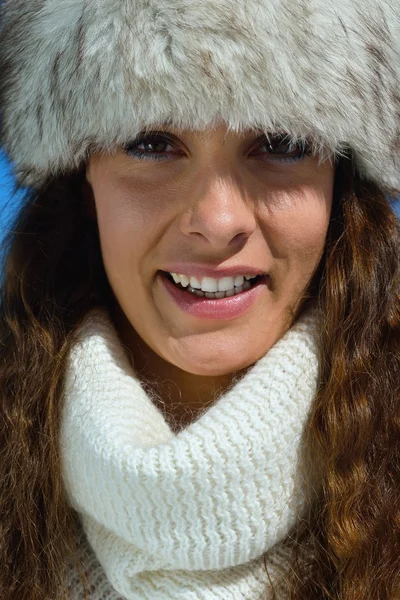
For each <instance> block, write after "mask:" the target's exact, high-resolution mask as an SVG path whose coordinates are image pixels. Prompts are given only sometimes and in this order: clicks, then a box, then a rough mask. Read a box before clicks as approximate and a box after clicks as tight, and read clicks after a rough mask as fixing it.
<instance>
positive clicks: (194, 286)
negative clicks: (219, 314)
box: [160, 271, 268, 300]
mask: <svg viewBox="0 0 400 600" xmlns="http://www.w3.org/2000/svg"><path fill="white" fill-rule="evenodd" d="M160 274H161V276H162V277H165V278H166V279H168V281H169V282H171V283H172V284H173V285H174V286H175V287H176V288H178V289H180V290H181V291H183V292H186V293H188V294H192V295H194V296H197V297H199V298H207V299H209V300H221V299H222V298H229V297H231V296H237V295H238V294H240V293H242V292H246V291H248V290H250V289H251V288H254V287H256V286H257V285H260V284H261V283H264V282H265V281H266V278H267V277H268V275H264V274H263V275H256V276H251V277H248V276H239V277H231V278H225V279H226V280H227V281H226V285H225V286H224V287H228V286H229V289H227V290H218V291H215V292H211V291H204V290H202V289H201V286H202V284H201V283H200V281H198V280H197V281H196V280H194V281H193V278H190V280H188V278H187V277H186V278H182V276H178V275H175V274H171V273H168V272H166V271H160ZM229 280H230V281H229ZM202 283H203V284H204V280H203V282H202ZM203 287H204V285H203Z"/></svg>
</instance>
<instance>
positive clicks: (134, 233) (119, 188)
mask: <svg viewBox="0 0 400 600" xmlns="http://www.w3.org/2000/svg"><path fill="white" fill-rule="evenodd" d="M134 190H135V193H133V186H132V184H131V183H129V180H124V179H121V178H117V179H112V180H111V181H109V180H107V181H100V182H99V183H98V185H97V186H94V189H93V191H94V195H95V204H96V212H97V222H98V228H99V235H100V242H101V247H102V253H103V259H104V263H105V266H106V269H107V271H108V272H110V270H112V271H113V273H114V272H115V273H120V272H121V271H123V270H124V269H126V268H129V269H131V268H132V267H133V266H134V265H133V264H132V263H133V262H136V263H137V262H138V260H139V259H140V257H141V256H142V255H143V253H145V251H146V248H147V247H148V246H149V245H151V239H152V235H154V236H156V235H157V232H158V231H159V229H160V227H161V226H162V224H161V214H162V211H161V210H160V206H159V203H157V201H155V199H154V194H153V198H152V197H150V196H149V194H148V193H147V192H144V191H142V190H140V189H138V188H137V187H135V188H134ZM136 269H137V264H136Z"/></svg>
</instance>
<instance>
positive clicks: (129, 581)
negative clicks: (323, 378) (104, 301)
mask: <svg viewBox="0 0 400 600" xmlns="http://www.w3.org/2000/svg"><path fill="white" fill-rule="evenodd" d="M317 378H318V361H317V349H316V328H315V316H313V315H312V314H311V315H310V314H308V315H303V316H302V317H301V318H300V319H299V321H298V322H297V323H296V324H295V325H294V327H293V328H292V329H291V330H290V331H289V332H287V333H286V335H285V336H284V337H283V338H282V339H281V340H280V341H279V342H278V343H277V344H275V346H274V347H273V348H272V349H271V350H270V351H269V352H268V353H267V354H266V355H265V356H264V357H263V358H262V359H260V360H259V361H258V362H257V363H256V364H255V365H254V366H253V367H252V368H251V369H250V370H249V371H248V372H247V374H246V375H245V376H244V377H243V378H242V379H241V380H239V381H238V382H237V383H235V385H234V386H233V387H232V388H231V389H230V390H229V391H227V392H226V393H225V394H223V395H222V396H221V397H220V398H219V399H218V400H217V401H216V402H215V403H214V404H213V405H212V406H211V407H210V408H208V410H207V411H206V412H204V413H203V414H202V415H201V416H200V417H199V418H197V419H196V421H194V422H193V423H191V424H190V425H189V426H188V427H186V428H185V429H183V430H182V431H180V432H179V433H178V434H174V433H173V432H172V430H171V429H170V427H169V425H168V424H167V422H166V420H165V418H164V416H163V415H162V413H161V411H160V410H159V409H158V408H157V407H156V406H155V403H154V402H153V401H152V399H151V397H149V395H148V394H147V393H146V392H145V391H144V389H143V387H142V386H141V384H140V382H139V381H138V379H137V378H136V377H135V374H134V371H133V370H132V367H131V366H130V364H129V361H128V359H127V357H126V354H125V352H124V350H123V349H122V347H121V344H120V342H119V339H118V336H117V334H116V332H115V330H114V328H113V326H112V325H111V323H110V321H109V320H108V318H107V316H106V315H105V314H103V313H101V312H99V311H94V312H93V313H91V314H90V315H88V317H87V319H86V321H85V324H84V326H83V327H82V329H81V332H80V340H79V342H78V343H77V344H76V346H75V347H74V349H73V351H72V353H71V356H70V365H69V371H68V376H67V392H66V401H65V405H64V412H63V418H62V427H61V441H60V443H61V449H62V466H63V478H64V484H65V487H66V491H67V495H68V499H69V501H70V503H71V505H72V506H73V507H74V508H75V509H76V510H77V511H78V513H79V515H80V519H81V522H82V526H83V531H84V535H83V537H82V540H81V544H82V545H83V547H84V548H85V549H86V550H87V561H86V562H87V570H88V573H89V581H90V583H91V595H90V600H121V598H123V599H126V600H139V599H140V600H142V599H143V600H150V599H151V600H167V599H180V600H199V599H202V600H210V599H213V600H214V599H215V600H217V599H220V600H230V599H232V600H239V599H246V600H256V599H257V600H258V599H259V598H261V597H264V598H266V597H267V596H266V594H267V591H268V586H269V584H268V577H267V574H266V571H265V567H264V554H265V553H266V552H267V551H268V550H270V549H271V548H273V547H274V551H273V553H272V555H271V556H270V557H269V560H268V563H267V564H268V569H269V573H270V575H271V574H272V575H273V574H274V565H277V564H281V565H284V564H285V562H286V561H287V554H286V553H285V552H286V551H285V550H284V548H283V546H281V545H280V543H281V542H282V540H284V538H285V537H286V536H287V534H288V533H289V531H290V529H291V528H292V526H293V525H294V524H295V521H296V515H300V516H301V515H302V513H303V511H304V510H305V494H304V484H303V483H302V476H301V473H303V472H304V471H303V470H302V469H304V467H305V469H306V470H305V472H307V466H305V465H304V464H303V463H302V460H303V459H302V444H301V434H302V432H303V430H304V427H305V425H306V422H307V417H308V414H309V410H310V406H311V403H312V400H313V397H314V395H315V391H316V385H317ZM300 467H302V469H300ZM300 471H301V472H300ZM70 587H71V600H82V599H83V593H82V590H81V588H80V584H79V582H78V581H77V580H76V578H74V577H73V576H71V580H70Z"/></svg>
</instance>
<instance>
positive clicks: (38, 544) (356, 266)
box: [0, 159, 400, 600]
mask: <svg viewBox="0 0 400 600" xmlns="http://www.w3.org/2000/svg"><path fill="white" fill-rule="evenodd" d="M83 175H84V172H83V170H82V171H81V172H79V173H76V174H73V175H68V176H62V177H60V178H58V179H57V180H54V181H49V182H48V183H47V184H46V185H45V186H44V187H43V189H41V190H39V191H37V192H30V193H28V194H27V197H26V201H25V203H24V206H23V208H22V209H21V211H20V213H19V215H18V217H17V219H16V221H15V224H14V226H13V228H12V231H11V232H10V234H9V237H8V239H7V245H6V254H5V260H4V275H3V286H2V289H1V292H0V506H1V519H0V528H1V529H0V597H1V598H5V599H7V600H55V599H57V600H58V599H59V598H60V599H61V598H65V599H67V598H68V597H69V595H68V589H67V586H66V565H67V563H72V565H73V567H74V568H75V569H76V570H77V571H78V572H79V574H80V577H81V579H82V581H83V584H85V573H84V569H83V565H82V563H81V558H80V556H79V547H78V544H77V541H76V540H77V531H78V528H79V519H78V516H77V514H76V513H75V512H74V511H73V509H72V508H71V507H69V505H68V503H67V501H66V498H65V493H64V489H63V485H62V477H61V466H60V455H59V445H58V437H59V426H60V415H61V409H62V403H63V395H64V382H65V372H66V367H67V360H68V354H69V351H70V349H71V346H72V345H73V343H74V338H75V334H76V332H77V330H78V328H79V325H80V323H81V322H82V320H83V318H84V317H85V315H86V314H87V312H88V311H89V310H90V309H91V308H92V307H95V306H99V305H102V306H104V307H106V308H109V307H111V305H112V302H113V297H112V293H111V290H110V287H109V284H108V282H107V277H106V275H105V272H104V268H103V264H102V258H101V251H100V243H99V237H98V231H97V225H96V222H95V219H92V218H91V217H90V215H88V214H87V212H86V211H85V203H84V200H83V194H82V185H83V181H84V176H83ZM399 251H400V242H399V230H398V224H397V219H396V216H395V215H394V213H393V211H392V209H391V207H390V203H389V201H388V200H387V199H386V196H385V193H384V191H383V190H381V189H380V188H378V187H377V186H376V185H374V184H373V183H371V182H368V183H363V182H362V181H361V180H360V179H359V178H358V176H357V174H356V173H355V172H354V171H353V162H352V160H348V159H341V160H340V162H339V163H338V165H337V168H336V179H335V192H334V205H333V213H332V218H331V222H330V226H329V231H328V236H327V242H326V248H325V252H324V256H323V258H322V260H321V265H320V268H319V270H318V281H317V286H316V301H317V303H318V305H319V312H320V314H321V330H320V340H319V346H320V360H321V363H320V364H321V367H320V383H319V387H318V391H317V394H316V397H315V400H314V403H313V408H312V415H311V418H310V422H309V426H308V428H307V432H306V445H307V446H308V447H309V448H310V450H311V452H312V453H313V456H314V458H315V461H317V460H318V463H319V464H320V465H321V476H320V490H319V495H318V498H317V500H316V502H314V503H313V505H312V506H310V508H309V515H308V518H307V519H305V520H304V521H302V522H299V523H298V524H297V527H296V530H295V531H293V533H292V534H291V535H290V536H288V539H287V543H288V545H290V544H292V545H293V546H294V550H295V552H294V560H293V566H291V569H290V572H289V575H288V577H287V578H286V579H285V582H284V583H285V585H286V586H287V587H286V595H284V597H285V600H286V599H287V598H290V599H293V600H317V599H318V600H328V599H329V600H395V599H397V598H398V597H399V596H398V595H396V594H398V592H399V590H400V580H399V578H400V570H399V556H400V547H399V527H400V516H399V506H400V503H399V490H400V402H399V391H400V352H399V350H400V348H399V339H400V338H399V327H400V312H399V310H400V305H399V284H400V268H399ZM300 548H301V549H307V550H309V552H307V558H306V559H300V558H299V556H300V555H296V552H297V551H298V549H300ZM268 587H269V583H268V578H267V574H266V589H267V588H268ZM87 591H88V590H87ZM88 597H89V596H88Z"/></svg>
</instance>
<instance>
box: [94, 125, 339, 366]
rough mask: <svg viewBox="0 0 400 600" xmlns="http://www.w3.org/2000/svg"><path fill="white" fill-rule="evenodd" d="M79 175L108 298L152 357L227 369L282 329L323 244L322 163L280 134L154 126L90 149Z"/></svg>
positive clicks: (325, 193) (250, 358) (249, 358)
mask: <svg viewBox="0 0 400 600" xmlns="http://www.w3.org/2000/svg"><path fill="white" fill-rule="evenodd" d="M87 181H88V182H89V184H90V190H91V192H92V194H93V198H94V204H95V207H96V215H97V221H98V228H99V235H100V243H101V249H102V256H103V261H104V265H105V269H106V273H107V276H108V279H109V282H110V285H111V287H112V290H113V292H114V295H115V298H116V300H117V302H118V305H119V307H120V309H121V310H122V311H123V313H124V315H125V317H126V321H127V323H129V326H130V327H132V328H133V329H134V331H135V332H136V334H137V335H138V338H139V340H141V342H142V343H143V345H144V346H147V347H148V348H150V349H151V350H152V351H153V352H155V353H156V354H157V355H158V356H159V357H161V359H162V360H164V361H166V362H168V363H171V364H172V365H175V366H176V367H178V368H179V369H182V370H183V371H185V372H187V373H192V374H197V375H209V376H219V375H225V374H227V373H234V372H236V371H239V370H241V369H243V368H245V367H247V366H249V365H251V364H253V363H254V362H255V361H256V360H258V359H259V358H260V357H261V356H263V355H264V354H265V353H266V352H267V351H268V350H269V349H270V348H271V346H272V345H273V344H274V343H275V342H276V341H277V340H278V339H279V338H280V337H281V336H282V335H283V333H284V332H285V331H286V330H287V328H288V327H289V326H290V324H291V322H292V319H293V314H295V313H296V312H297V311H298V309H299V306H300V304H301V301H302V297H303V294H304V292H305V290H306V288H307V286H308V284H309V282H310V279H311V278H312V276H313V274H314V272H315V270H316V268H317V266H318V264H319V261H320V258H321V255H322V252H323V248H324V244H325V238H326V233H327V228H328V224H329V218H330V213H331V205H332V193H333V182H334V167H333V165H332V163H331V161H330V160H324V161H322V162H321V160H320V157H318V156H314V155H312V154H310V153H309V152H308V151H307V147H300V146H298V147H291V146H289V145H288V143H287V142H286V141H285V138H284V137H283V136H282V135H280V136H272V137H271V136H270V138H269V141H268V139H267V138H266V137H265V136H263V135H262V132H259V131H254V130H249V131H247V132H244V133H236V132H232V131H228V130H227V128H226V126H225V125H221V126H218V127H216V128H215V129H209V130H205V131H202V132H200V131H196V132H193V131H182V130H176V129H173V128H172V127H163V128H162V129H160V128H158V130H157V133H156V134H155V135H154V134H149V132H146V133H143V136H142V137H141V138H138V139H137V140H136V141H132V142H130V143H129V144H126V145H125V146H124V147H123V148H119V150H118V152H116V153H115V154H113V155H100V154H97V155H93V156H92V157H91V159H90V161H89V164H88V168H87ZM246 276H247V278H246ZM206 294H208V295H206Z"/></svg>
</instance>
